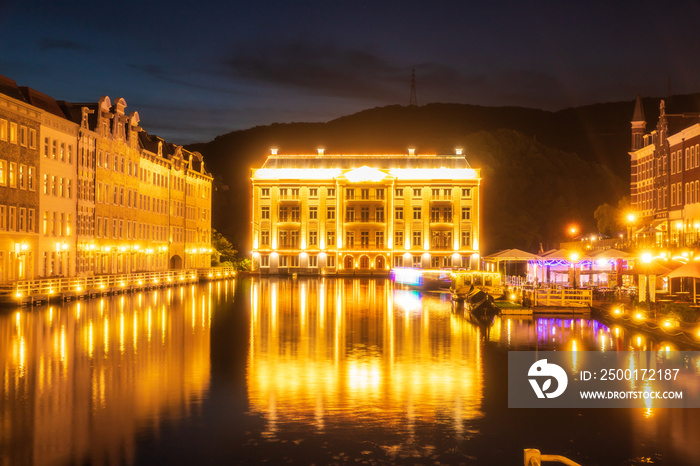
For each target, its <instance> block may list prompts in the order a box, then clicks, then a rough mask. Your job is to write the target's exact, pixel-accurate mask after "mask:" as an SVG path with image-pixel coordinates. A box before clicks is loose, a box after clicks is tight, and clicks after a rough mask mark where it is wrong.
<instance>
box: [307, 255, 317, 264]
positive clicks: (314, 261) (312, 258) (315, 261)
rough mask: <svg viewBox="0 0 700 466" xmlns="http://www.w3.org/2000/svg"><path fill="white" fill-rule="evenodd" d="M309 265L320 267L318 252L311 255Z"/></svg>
mask: <svg viewBox="0 0 700 466" xmlns="http://www.w3.org/2000/svg"><path fill="white" fill-rule="evenodd" d="M309 267H318V256H317V255H316V254H311V255H309Z"/></svg>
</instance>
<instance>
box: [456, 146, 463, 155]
mask: <svg viewBox="0 0 700 466" xmlns="http://www.w3.org/2000/svg"><path fill="white" fill-rule="evenodd" d="M455 154H457V155H462V148H461V147H458V148H456V149H455Z"/></svg>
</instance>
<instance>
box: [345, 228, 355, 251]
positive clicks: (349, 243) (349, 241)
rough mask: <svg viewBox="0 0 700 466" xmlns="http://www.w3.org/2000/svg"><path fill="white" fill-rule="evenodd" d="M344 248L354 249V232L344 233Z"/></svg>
mask: <svg viewBox="0 0 700 466" xmlns="http://www.w3.org/2000/svg"><path fill="white" fill-rule="evenodd" d="M345 247H346V248H352V247H355V232H354V231H348V232H346V233H345Z"/></svg>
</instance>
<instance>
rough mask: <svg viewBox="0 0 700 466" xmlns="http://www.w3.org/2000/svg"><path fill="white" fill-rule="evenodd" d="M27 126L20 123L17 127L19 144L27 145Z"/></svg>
mask: <svg viewBox="0 0 700 466" xmlns="http://www.w3.org/2000/svg"><path fill="white" fill-rule="evenodd" d="M27 139H28V135H27V127H26V126H24V125H21V126H20V127H19V145H20V146H22V147H27Z"/></svg>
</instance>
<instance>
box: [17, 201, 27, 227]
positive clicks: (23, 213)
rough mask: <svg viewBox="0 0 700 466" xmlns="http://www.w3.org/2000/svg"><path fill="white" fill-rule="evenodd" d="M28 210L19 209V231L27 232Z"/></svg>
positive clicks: (24, 208)
mask: <svg viewBox="0 0 700 466" xmlns="http://www.w3.org/2000/svg"><path fill="white" fill-rule="evenodd" d="M26 222H27V208H26V207H20V208H19V225H18V226H19V231H26V229H27V223H26Z"/></svg>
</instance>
